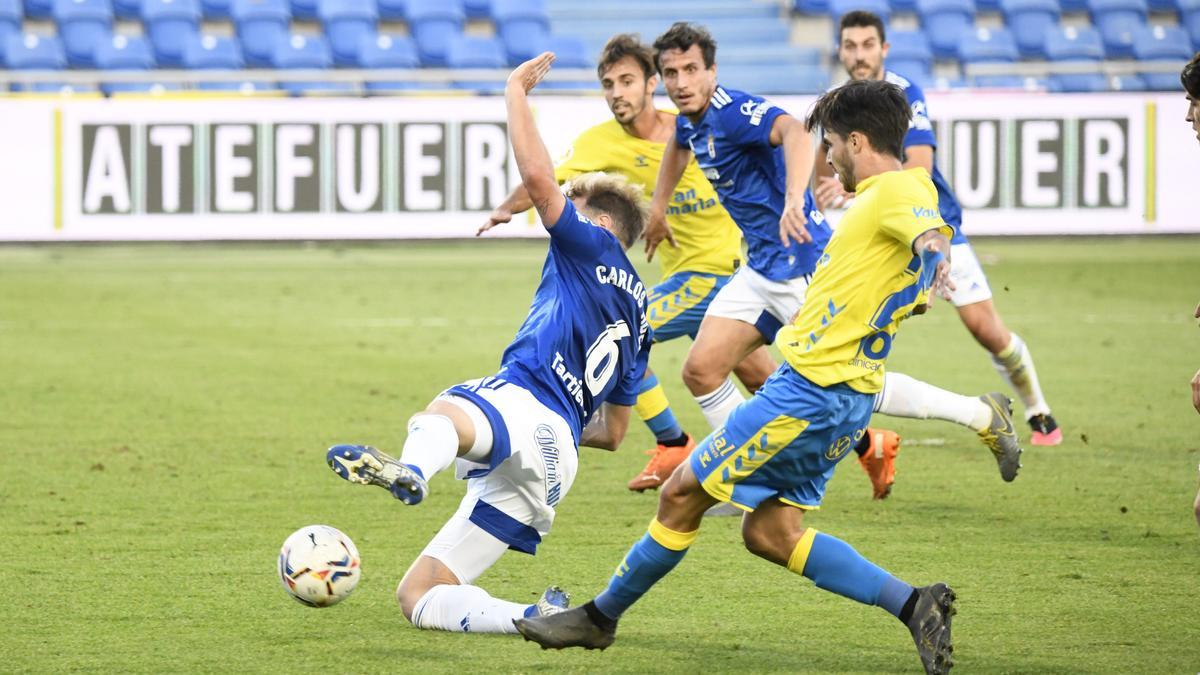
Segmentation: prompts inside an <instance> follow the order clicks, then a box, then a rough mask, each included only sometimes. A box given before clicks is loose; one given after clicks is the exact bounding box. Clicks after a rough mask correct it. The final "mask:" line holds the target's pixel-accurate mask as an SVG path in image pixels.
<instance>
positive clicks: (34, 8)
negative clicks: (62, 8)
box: [25, 0, 54, 19]
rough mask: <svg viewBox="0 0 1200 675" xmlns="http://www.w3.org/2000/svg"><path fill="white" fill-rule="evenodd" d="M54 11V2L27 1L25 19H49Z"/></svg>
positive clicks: (46, 0) (47, 0)
mask: <svg viewBox="0 0 1200 675" xmlns="http://www.w3.org/2000/svg"><path fill="white" fill-rule="evenodd" d="M53 11H54V0H25V18H27V19H49V18H50V14H51V12H53Z"/></svg>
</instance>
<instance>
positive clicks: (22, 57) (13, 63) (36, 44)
mask: <svg viewBox="0 0 1200 675" xmlns="http://www.w3.org/2000/svg"><path fill="white" fill-rule="evenodd" d="M4 62H5V63H6V64H7V67H8V68H9V69H11V70H62V69H63V68H65V67H66V66H67V54H66V52H65V51H64V50H63V45H62V41H60V40H59V39H58V38H57V37H53V36H50V35H35V34H33V33H17V34H16V35H10V36H8V40H7V41H6V42H5V44H4Z"/></svg>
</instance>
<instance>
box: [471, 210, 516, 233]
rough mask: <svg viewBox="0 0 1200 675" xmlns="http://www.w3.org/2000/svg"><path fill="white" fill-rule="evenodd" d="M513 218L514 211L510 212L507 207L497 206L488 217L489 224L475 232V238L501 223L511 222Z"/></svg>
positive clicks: (481, 226)
mask: <svg viewBox="0 0 1200 675" xmlns="http://www.w3.org/2000/svg"><path fill="white" fill-rule="evenodd" d="M512 217H513V214H512V211H510V210H509V209H508V207H507V206H504V205H500V206H497V207H496V208H495V210H493V211H492V214H491V215H490V216H488V219H487V222H486V223H484V224H483V225H480V226H479V230H478V231H476V232H475V236H476V237H478V236H479V235H481V234H483V233H484V232H487V231H488V230H490V229H492V228H493V227H495V226H497V225H499V224H501V223H507V222H509V221H511V220H512Z"/></svg>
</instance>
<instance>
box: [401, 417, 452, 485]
mask: <svg viewBox="0 0 1200 675" xmlns="http://www.w3.org/2000/svg"><path fill="white" fill-rule="evenodd" d="M457 456H458V432H457V431H455V430H454V422H451V421H450V418H449V417H446V416H445V415H430V414H428V413H421V414H418V415H414V416H413V418H412V419H411V420H409V421H408V438H407V439H405V441H404V450H402V451H401V452H400V461H401V462H402V463H404V464H408V465H410V466H415V467H417V469H418V470H419V471H420V472H421V476H422V477H423V478H425V480H427V481H428V480H429V479H430V478H433V474H435V473H437V472H439V471H441V470H442V469H445V468H446V467H448V466H450V465H451V464H453V463H454V458H455V457H457Z"/></svg>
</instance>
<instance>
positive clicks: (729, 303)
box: [646, 22, 900, 515]
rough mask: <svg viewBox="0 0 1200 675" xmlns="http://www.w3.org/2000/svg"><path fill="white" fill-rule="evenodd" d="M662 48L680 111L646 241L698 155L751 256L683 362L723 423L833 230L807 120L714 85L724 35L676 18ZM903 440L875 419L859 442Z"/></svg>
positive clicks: (875, 447) (663, 67)
mask: <svg viewBox="0 0 1200 675" xmlns="http://www.w3.org/2000/svg"><path fill="white" fill-rule="evenodd" d="M654 49H655V57H656V60H657V62H658V69H659V72H660V73H662V77H663V83H664V85H665V86H666V89H667V95H668V96H670V97H671V101H672V102H673V103H674V104H675V105H676V106H677V107H678V108H679V113H680V114H679V117H678V118H677V119H676V124H675V135H674V136H673V137H672V138H670V139H669V140H668V141H667V147H666V149H665V150H664V151H663V160H662V165H661V166H660V168H659V173H658V180H657V183H656V186H655V192H654V200H653V202H651V206H650V224H649V225H648V226H647V229H646V232H647V233H646V238H647V242H646V243H647V246H648V247H652V246H657V245H659V242H661V241H662V240H663V239H664V238H665V237H666V234H665V233H668V232H669V223H668V222H667V220H666V218H665V214H666V212H667V207H668V199H669V196H670V195H672V194H673V193H674V192H675V186H677V185H678V184H679V181H680V178H681V176H683V175H684V169H685V167H686V166H687V165H688V162H689V161H691V160H692V158H693V157H694V158H695V161H696V163H697V164H699V166H700V169H701V170H702V171H703V172H704V176H705V177H706V178H707V179H708V181H709V182H710V183H712V186H713V187H714V188H715V189H716V191H717V195H718V196H719V197H720V199H721V205H722V206H723V207H725V209H726V210H727V211H728V212H729V215H730V216H732V217H733V221H734V222H735V223H737V226H738V227H739V228H740V229H741V231H742V235H743V237H744V238H745V240H746V244H747V249H748V254H747V263H746V265H745V266H743V267H742V268H741V269H739V270H738V271H737V272H736V273H735V274H734V275H733V278H732V279H731V280H730V281H729V283H727V284H726V285H725V286H724V287H723V288H722V289H721V290H720V291H719V292H718V293H717V295H716V297H715V298H713V300H712V302H711V303H710V304H709V306H708V309H707V311H706V312H705V315H704V320H703V321H702V322H701V324H700V330H699V334H698V335H697V336H696V338H695V343H694V344H693V345H692V348H691V350H689V351H688V355H687V359H686V360H685V361H684V364H683V381H684V383H685V384H686V385H687V387H688V389H689V390H690V391H691V393H692V395H693V396H695V397H696V402H697V403H698V404H699V405H700V410H701V411H702V412H703V413H704V417H705V419H706V420H707V421H708V423H709V425H710V426H712V428H714V429H717V428H719V427H721V425H723V424H724V423H725V419H726V418H727V417H728V416H729V413H730V412H732V411H733V409H734V408H736V407H737V406H738V404H739V403H741V402H742V401H744V400H745V399H744V397H743V396H742V394H741V392H739V391H738V389H737V387H735V386H734V384H733V381H732V380H730V379H729V373H730V372H731V371H732V370H733V369H734V368H735V367H736V366H737V364H738V363H739V362H741V361H742V359H744V358H745V357H746V355H747V354H750V353H752V352H754V351H755V350H759V349H760V348H761V347H762V345H765V344H771V343H772V342H774V341H775V333H776V332H777V331H778V330H779V328H780V327H781V326H783V325H786V324H787V323H788V322H790V321H791V320H792V318H793V317H794V316H795V315H796V312H798V311H799V310H800V306H801V305H802V304H804V297H805V293H806V291H807V289H808V283H809V280H810V279H811V275H812V271H813V269H814V267H815V266H816V264H817V260H818V259H819V258H820V257H821V252H822V251H823V250H824V248H825V242H827V241H828V240H829V236H830V229H829V225H828V224H827V223H826V222H825V216H824V215H823V214H822V213H821V212H820V211H818V210H817V209H816V207H815V206H814V202H813V195H812V192H811V191H810V190H809V189H808V182H809V177H810V175H811V167H810V165H809V164H808V161H809V157H810V156H811V155H810V153H811V152H812V149H811V146H812V141H811V138H810V135H809V133H808V131H807V130H806V129H805V128H804V125H803V124H802V123H801V122H800V121H799V120H797V119H795V118H794V117H792V116H791V115H789V114H788V113H787V112H786V111H785V110H783V109H782V108H780V107H778V106H776V105H774V104H773V103H771V102H770V101H766V100H764V99H762V98H760V97H758V96H754V95H752V94H747V93H745V92H741V91H737V90H734V89H729V88H726V87H723V86H720V85H719V84H717V68H716V65H717V64H716V52H717V45H716V42H715V41H714V40H713V38H712V36H711V35H709V33H708V31H706V30H705V29H704V28H702V27H700V26H696V25H693V24H689V23H685V22H679V23H676V24H674V25H672V26H671V27H670V28H669V29H668V30H667V32H665V33H663V34H662V35H661V36H659V37H658V39H657V40H655V42H654ZM656 232H658V233H660V234H658V235H657V236H656V235H655V233H656ZM899 443H900V437H899V436H897V435H896V434H895V433H894V432H891V431H887V430H883V429H878V430H875V429H873V430H872V432H871V433H869V434H867V435H866V436H864V437H863V438H862V441H861V443H860V444H859V446H858V447H857V448H856V451H858V452H859V453H861V454H862V455H863V456H872V457H873V456H876V455H878V456H881V457H894V456H895V455H896V452H897V448H898V446H899ZM671 468H672V469H673V468H674V467H671ZM664 469H665V467H664ZM868 473H870V472H868ZM871 480H872V483H873V484H874V485H875V496H876V498H882V497H884V496H886V495H887V490H889V489H890V479H888V478H887V477H886V476H882V477H877V476H876V475H875V474H872V479H871ZM723 512H724V513H726V514H727V515H732V514H730V511H729V510H728V509H724V510H723Z"/></svg>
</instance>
